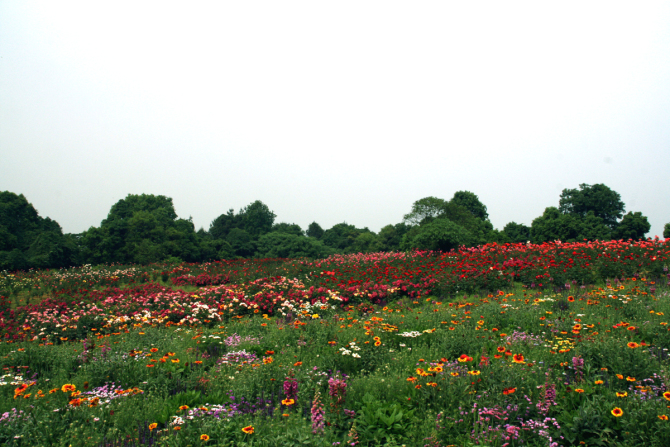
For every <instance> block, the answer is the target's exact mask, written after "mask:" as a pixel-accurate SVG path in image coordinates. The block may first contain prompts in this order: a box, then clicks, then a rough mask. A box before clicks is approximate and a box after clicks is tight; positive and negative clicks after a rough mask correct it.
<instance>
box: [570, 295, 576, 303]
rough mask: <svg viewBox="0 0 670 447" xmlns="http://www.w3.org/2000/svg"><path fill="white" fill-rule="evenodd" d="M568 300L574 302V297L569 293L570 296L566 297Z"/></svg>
mask: <svg viewBox="0 0 670 447" xmlns="http://www.w3.org/2000/svg"><path fill="white" fill-rule="evenodd" d="M568 301H569V302H571V303H574V302H575V297H574V296H572V295H570V296H569V297H568Z"/></svg>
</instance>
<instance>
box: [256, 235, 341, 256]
mask: <svg viewBox="0 0 670 447" xmlns="http://www.w3.org/2000/svg"><path fill="white" fill-rule="evenodd" d="M257 245H258V248H257V251H256V257H259V258H312V259H314V258H325V257H328V256H329V255H331V254H333V253H335V250H334V249H332V248H330V247H327V246H325V245H324V244H323V243H322V242H321V241H319V240H317V239H315V238H313V237H306V236H302V235H297V234H292V233H286V232H276V231H273V232H271V233H267V234H264V235H263V236H261V237H260V238H258V244H257Z"/></svg>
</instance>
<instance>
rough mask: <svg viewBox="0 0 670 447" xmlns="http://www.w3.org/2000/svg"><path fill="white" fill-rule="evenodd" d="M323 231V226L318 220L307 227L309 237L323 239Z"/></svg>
mask: <svg viewBox="0 0 670 447" xmlns="http://www.w3.org/2000/svg"><path fill="white" fill-rule="evenodd" d="M323 233H324V231H323V228H321V225H319V224H318V223H316V222H312V223H311V224H309V226H308V227H307V232H306V234H307V236H309V237H313V238H316V239H321V238H322V237H323Z"/></svg>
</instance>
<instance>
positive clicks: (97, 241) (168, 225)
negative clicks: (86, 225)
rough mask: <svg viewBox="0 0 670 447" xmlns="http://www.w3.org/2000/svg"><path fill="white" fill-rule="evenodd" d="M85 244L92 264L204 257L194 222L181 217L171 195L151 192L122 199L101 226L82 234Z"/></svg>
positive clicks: (83, 249)
mask: <svg viewBox="0 0 670 447" xmlns="http://www.w3.org/2000/svg"><path fill="white" fill-rule="evenodd" d="M81 245H82V254H83V256H84V257H85V258H86V262H91V263H92V262H95V263H99V262H120V263H140V264H145V263H148V262H157V261H163V260H168V259H170V260H183V261H188V262H195V261H199V260H200V259H201V254H200V246H199V244H198V239H197V237H196V233H195V227H194V225H193V222H192V221H191V220H190V219H188V220H186V219H179V218H178V217H177V213H176V212H175V209H174V205H173V204H172V199H171V198H169V197H165V196H155V195H151V194H141V195H134V194H129V195H128V196H127V197H126V198H124V199H121V200H119V201H118V202H117V203H115V204H114V205H113V206H112V208H111V210H110V212H109V214H108V216H107V218H106V219H104V220H103V221H102V223H101V224H100V227H99V228H95V227H92V228H90V229H89V230H87V231H86V232H84V233H83V234H82V236H81Z"/></svg>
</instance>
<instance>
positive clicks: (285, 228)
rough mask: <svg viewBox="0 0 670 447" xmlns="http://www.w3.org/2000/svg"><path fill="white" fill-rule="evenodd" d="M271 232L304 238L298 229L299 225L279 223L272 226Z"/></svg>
mask: <svg viewBox="0 0 670 447" xmlns="http://www.w3.org/2000/svg"><path fill="white" fill-rule="evenodd" d="M271 232H278V233H288V234H295V235H296V236H304V235H305V233H304V232H303V231H302V228H300V225H298V224H289V223H286V222H280V223H276V224H274V225H272V231H271Z"/></svg>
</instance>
